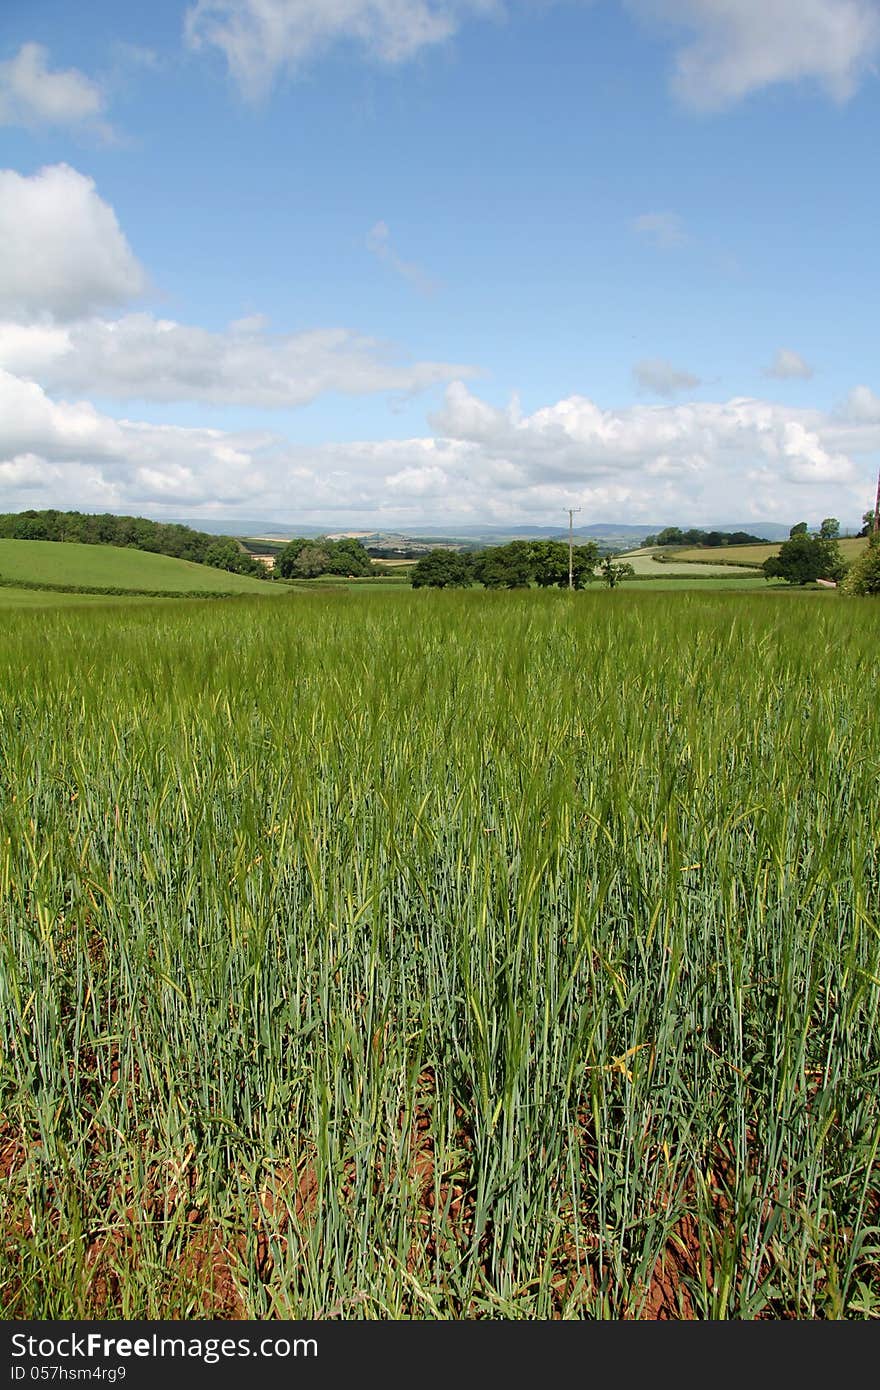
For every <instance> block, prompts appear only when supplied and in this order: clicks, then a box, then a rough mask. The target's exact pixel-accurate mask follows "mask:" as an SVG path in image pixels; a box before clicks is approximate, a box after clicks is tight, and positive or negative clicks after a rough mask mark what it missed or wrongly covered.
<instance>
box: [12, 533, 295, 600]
mask: <svg viewBox="0 0 880 1390" xmlns="http://www.w3.org/2000/svg"><path fill="white" fill-rule="evenodd" d="M0 578H2V579H4V580H11V581H12V582H13V583H15V582H16V581H17V582H19V583H21V582H22V581H24V582H31V583H40V584H48V585H55V584H57V585H64V584H67V585H80V586H83V587H91V588H115V589H132V590H137V589H148V590H156V591H166V592H175V593H176V592H183V593H187V592H197V591H204V592H210V593H216V594H220V593H224V594H225V593H235V594H246V593H247V594H263V595H265V594H271V593H272V592H273V586H272V585H271V584H268V583H266V582H264V581H262V580H259V579H251V578H250V577H249V576H247V575H240V574H229V573H227V572H226V571H225V570H219V569H213V568H211V566H209V565H195V564H192V563H191V562H190V561H188V560H175V559H173V558H172V557H171V556H168V555H152V554H149V553H147V552H146V551H142V550H128V549H123V548H121V547H119V546H111V545H80V544H78V543H74V542H70V543H67V542H65V543H61V542H57V541H11V540H0ZM274 592H279V590H274ZM282 592H283V591H282Z"/></svg>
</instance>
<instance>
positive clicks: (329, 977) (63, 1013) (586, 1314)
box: [0, 584, 880, 1320]
mask: <svg viewBox="0 0 880 1390" xmlns="http://www.w3.org/2000/svg"><path fill="white" fill-rule="evenodd" d="M878 652H880V604H878V603H873V602H872V601H870V600H856V599H850V600H847V599H844V598H842V597H840V596H839V595H831V596H830V597H828V598H827V599H826V598H822V599H821V600H817V599H816V598H815V597H808V596H806V595H799V594H791V593H789V592H785V593H780V594H778V595H777V594H773V593H772V592H762V593H761V594H760V595H759V596H755V597H751V596H750V595H748V594H736V595H727V594H724V593H679V594H674V595H666V594H664V593H661V592H655V591H654V590H653V586H650V585H647V584H641V585H639V584H633V585H631V586H630V587H629V588H628V589H623V590H618V591H615V592H612V593H609V592H606V591H604V590H602V589H599V588H598V587H597V586H594V588H593V589H591V590H589V591H587V592H585V593H583V594H576V595H569V594H567V593H540V592H527V593H517V594H509V593H502V594H494V593H485V592H466V593H457V594H447V593H433V592H424V591H423V592H419V593H416V594H412V593H408V592H404V593H402V594H400V595H398V598H397V599H396V600H395V601H394V602H389V601H388V597H387V594H386V593H377V594H376V595H371V594H370V593H369V592H368V591H364V592H362V593H359V594H357V595H354V594H353V593H351V592H350V591H349V592H345V591H342V592H337V593H315V594H310V593H303V592H301V593H300V594H299V595H298V596H297V600H296V602H295V603H290V604H265V603H260V602H259V601H257V600H253V601H252V600H248V599H245V600H242V601H240V602H236V603H235V604H229V605H226V604H200V605H194V604H189V603H181V604H178V605H173V604H171V603H168V604H157V605H144V606H141V607H135V606H131V607H119V608H117V609H112V608H110V607H106V606H100V605H96V606H95V607H94V608H89V609H85V608H83V609H79V610H76V609H73V608H71V609H69V610H66V611H61V610H59V611H58V612H54V613H53V612H48V613H47V612H40V614H39V616H38V618H37V615H36V614H34V613H28V612H24V611H22V612H15V611H11V610H10V611H9V612H8V613H6V614H5V615H4V622H3V625H2V636H0V681H2V689H3V700H2V702H0V778H2V791H3V795H2V800H0V815H2V826H0V905H2V907H0V910H2V931H0V1172H2V1175H3V1231H2V1238H0V1252H2V1253H0V1315H2V1316H4V1317H5V1318H7V1319H18V1318H34V1319H40V1320H48V1319H71V1318H88V1319H95V1318H111V1319H112V1318H126V1319H153V1318H155V1319H166V1318H183V1317H198V1318H203V1317H210V1316H213V1317H218V1318H227V1317H247V1318H257V1319H264V1318H271V1317H281V1318H297V1319H299V1318H344V1319H360V1318H379V1319H401V1318H416V1319H462V1318H468V1319H470V1318H502V1319H516V1318H527V1319H535V1318H552V1317H563V1318H578V1319H585V1318H586V1319H592V1318H604V1319H619V1318H629V1317H633V1318H658V1317H673V1318H685V1317H694V1318H701V1319H708V1318H743V1319H753V1318H771V1319H778V1318H788V1317H794V1318H800V1319H814V1318H834V1319H837V1318H856V1319H858V1318H867V1317H876V1316H878V1314H880V1282H878V1259H877V1247H878V1241H877V1228H878V1225H880V1221H878V1216H880V1167H878V1151H880V1085H878V1079H880V1012H878V1006H880V798H878V795H877V786H878V770H880V722H878V720H877V717H876V691H877V689H878V683H880V657H878Z"/></svg>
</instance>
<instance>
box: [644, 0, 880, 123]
mask: <svg viewBox="0 0 880 1390" xmlns="http://www.w3.org/2000/svg"><path fill="white" fill-rule="evenodd" d="M626 3H627V5H628V8H629V9H631V10H634V11H635V12H636V13H638V14H640V15H642V16H644V17H647V18H649V19H659V20H661V21H663V22H666V23H670V24H672V25H674V26H680V27H683V28H685V29H687V30H690V31H691V32H692V33H693V35H694V38H693V41H692V42H691V43H688V44H686V45H685V46H684V47H683V48H680V49H679V50H678V52H677V54H676V59H675V73H674V77H673V87H674V89H675V91H676V92H677V94H678V95H679V97H680V98H681V99H682V100H683V101H684V102H685V103H686V104H687V105H689V106H692V107H695V108H697V109H700V110H717V109H719V108H722V107H725V106H729V105H731V104H733V103H734V102H736V101H739V100H740V99H741V98H743V97H745V96H747V95H748V94H749V93H750V92H754V91H758V90H760V89H761V88H763V87H768V86H771V85H773V84H775V83H779V82H797V81H802V80H804V79H810V80H812V81H815V82H818V83H819V84H820V86H821V87H823V88H824V90H825V91H826V92H827V93H828V94H829V96H831V97H832V99H833V100H835V101H846V100H847V99H848V98H849V97H851V96H852V94H853V93H854V92H855V90H856V88H857V87H858V85H859V83H860V81H861V80H862V78H863V77H864V76H865V74H866V73H868V72H870V71H871V70H872V67H873V65H874V62H875V60H876V58H877V55H878V53H880V9H878V7H877V4H876V3H875V0H626Z"/></svg>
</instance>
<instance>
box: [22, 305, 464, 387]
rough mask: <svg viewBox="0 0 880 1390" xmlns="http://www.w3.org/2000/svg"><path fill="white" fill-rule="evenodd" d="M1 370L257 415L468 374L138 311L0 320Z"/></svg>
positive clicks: (333, 335) (320, 332) (351, 336)
mask: <svg viewBox="0 0 880 1390" xmlns="http://www.w3.org/2000/svg"><path fill="white" fill-rule="evenodd" d="M0 365H2V366H4V367H6V368H7V369H8V370H9V371H12V372H15V373H17V374H18V375H20V376H25V375H26V376H32V377H35V378H36V379H37V380H39V381H40V382H41V383H42V384H43V385H44V386H45V387H47V388H48V389H49V390H51V391H59V390H63V391H74V392H81V393H83V394H87V395H88V394H91V395H99V396H111V397H114V398H117V399H121V400H127V399H128V400H131V399H138V400H153V401H183V400H186V401H202V402H205V403H206V404H211V405H245V406H259V407H262V408H264V409H275V408H282V407H290V406H300V405H305V404H306V403H307V402H309V401H313V400H315V398H316V397H318V396H320V395H323V394H325V393H327V392H330V391H338V392H342V393H344V394H347V395H366V394H369V393H373V392H382V391H387V392H405V393H412V392H416V391H421V390H424V389H426V388H428V387H430V386H434V385H436V384H438V383H446V382H449V381H451V380H453V379H454V378H457V377H461V376H463V375H464V376H470V375H474V374H475V371H476V369H475V368H471V367H468V366H465V365H463V364H457V363H447V362H411V363H406V362H404V363H399V362H395V361H394V360H393V358H392V357H391V355H390V352H389V349H388V347H387V345H385V344H383V343H381V342H378V341H377V340H375V339H373V338H368V337H364V336H362V335H360V334H357V333H354V332H352V331H351V330H349V329H345V328H320V329H313V330H311V331H308V332H304V333H292V334H272V333H269V332H268V331H267V330H266V326H265V319H263V318H262V316H261V315H258V314H255V315H251V316H250V317H249V318H245V319H239V320H237V321H236V322H235V323H233V324H231V325H230V328H229V329H228V330H227V331H225V332H222V333H213V332H209V331H208V330H207V329H204V328H197V327H193V326H191V325H188V324H181V323H175V322H174V321H173V320H171V319H157V318H155V317H154V316H153V315H152V314H147V313H140V314H126V315H124V316H123V317H122V318H119V319H116V320H105V319H97V318H95V319H86V320H83V321H76V322H73V323H69V324H67V325H65V326H64V327H63V328H62V327H55V326H45V325H37V326H33V325H24V326H21V325H18V324H15V323H10V322H7V323H2V322H0Z"/></svg>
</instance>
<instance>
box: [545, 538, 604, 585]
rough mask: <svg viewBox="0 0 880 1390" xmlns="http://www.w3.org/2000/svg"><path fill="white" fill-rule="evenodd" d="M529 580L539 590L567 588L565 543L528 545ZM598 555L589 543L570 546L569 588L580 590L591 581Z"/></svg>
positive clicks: (549, 542) (594, 546)
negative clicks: (570, 578)
mask: <svg viewBox="0 0 880 1390" xmlns="http://www.w3.org/2000/svg"><path fill="white" fill-rule="evenodd" d="M529 558H530V561H531V567H532V578H533V579H534V581H535V583H536V584H538V585H539V587H540V588H542V589H549V588H553V587H554V586H555V587H556V588H557V589H567V588H568V544H567V543H566V542H565V541H532V542H531V543H530V545H529ZM598 559H599V551H598V548H597V546H596V545H595V543H594V542H593V541H589V542H588V543H587V544H586V545H575V546H572V550H571V575H572V586H573V587H574V588H575V589H582V588H583V587H584V585H585V584H587V583H589V581H590V580H591V579H592V577H593V570H594V569H595V567H596V564H597V563H598Z"/></svg>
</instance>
